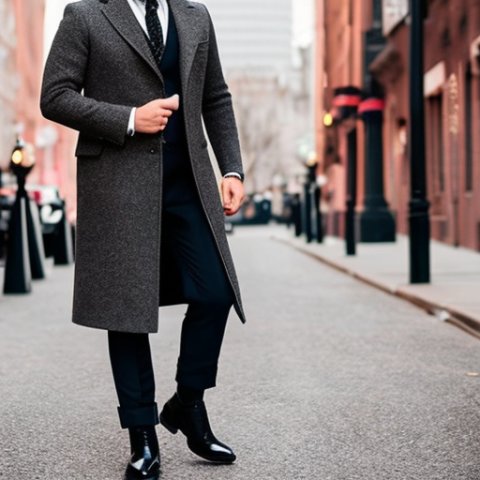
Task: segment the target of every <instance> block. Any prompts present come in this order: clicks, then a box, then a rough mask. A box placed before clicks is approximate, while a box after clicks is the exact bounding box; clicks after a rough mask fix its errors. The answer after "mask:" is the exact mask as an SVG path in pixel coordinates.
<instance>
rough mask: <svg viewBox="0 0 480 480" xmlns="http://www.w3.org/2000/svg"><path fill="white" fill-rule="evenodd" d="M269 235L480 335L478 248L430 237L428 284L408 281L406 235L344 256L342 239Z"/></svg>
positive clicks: (283, 233)
mask: <svg viewBox="0 0 480 480" xmlns="http://www.w3.org/2000/svg"><path fill="white" fill-rule="evenodd" d="M273 238H274V239H276V240H279V241H281V242H284V243H287V244H289V245H291V246H293V247H294V248H296V249H297V250H300V251H302V252H304V253H306V254H308V255H311V256H313V257H314V258H316V259H318V260H320V261H322V262H324V263H326V264H328V265H330V266H331V267H334V268H336V269H338V270H340V271H342V272H344V273H347V274H349V275H351V276H353V277H355V278H357V279H359V280H361V281H363V282H366V283H368V284H370V285H372V286H374V287H377V288H379V289H381V290H383V291H385V292H388V293H391V294H393V295H396V296H398V297H401V298H403V299H405V300H408V301H409V302H412V303H414V304H416V305H418V306H420V307H422V308H424V309H425V310H427V311H428V312H430V313H432V314H434V315H436V316H438V317H439V318H440V319H441V320H444V321H449V322H451V323H454V324H456V325H457V326H459V327H460V328H463V329H464V330H467V331H468V332H469V333H471V334H473V335H475V336H477V337H479V338H480V254H479V253H476V252H474V251H472V250H467V249H465V248H455V247H451V246H449V245H445V244H442V243H440V242H436V241H432V242H431V272H432V275H431V280H432V282H431V284H425V285H412V284H409V264H408V262H409V258H408V249H409V239H408V237H406V236H402V235H398V237H397V241H396V242H395V243H385V244H358V245H357V255H356V256H355V257H347V255H346V254H345V243H344V241H343V240H342V239H339V238H334V237H327V238H326V239H325V242H324V243H323V244H316V243H312V244H307V243H306V242H305V239H304V237H300V238H295V236H294V235H293V231H292V230H290V231H289V230H287V229H284V230H281V229H276V230H275V233H274V234H273Z"/></svg>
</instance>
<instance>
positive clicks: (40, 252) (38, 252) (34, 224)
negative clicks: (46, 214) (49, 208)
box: [25, 197, 46, 280]
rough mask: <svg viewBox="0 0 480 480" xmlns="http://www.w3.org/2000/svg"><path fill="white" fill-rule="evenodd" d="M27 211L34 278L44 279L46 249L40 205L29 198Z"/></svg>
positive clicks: (26, 205) (29, 246)
mask: <svg viewBox="0 0 480 480" xmlns="http://www.w3.org/2000/svg"><path fill="white" fill-rule="evenodd" d="M25 210H26V213H27V235H28V250H29V255H30V268H31V271H32V278H33V279H34V280H42V279H43V278H45V277H46V274H45V250H44V248H43V237H42V226H41V224H40V215H39V212H38V206H37V204H36V203H35V202H34V201H33V200H30V199H28V197H27V201H26V202H25Z"/></svg>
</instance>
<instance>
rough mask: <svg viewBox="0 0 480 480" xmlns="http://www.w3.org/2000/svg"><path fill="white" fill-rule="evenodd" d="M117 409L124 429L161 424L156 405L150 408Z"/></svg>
mask: <svg viewBox="0 0 480 480" xmlns="http://www.w3.org/2000/svg"><path fill="white" fill-rule="evenodd" d="M117 409H118V416H119V417H120V425H121V426H122V428H131V427H139V426H142V425H158V423H159V420H158V408H157V404H156V403H154V404H153V405H152V406H149V407H139V408H122V407H117Z"/></svg>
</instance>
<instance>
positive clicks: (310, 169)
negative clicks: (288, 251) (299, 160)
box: [304, 154, 318, 243]
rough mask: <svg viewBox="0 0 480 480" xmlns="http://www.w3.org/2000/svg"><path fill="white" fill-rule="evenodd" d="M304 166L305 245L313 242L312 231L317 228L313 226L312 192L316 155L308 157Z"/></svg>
mask: <svg viewBox="0 0 480 480" xmlns="http://www.w3.org/2000/svg"><path fill="white" fill-rule="evenodd" d="M305 166H306V168H307V172H306V177H305V183H304V199H305V205H304V208H305V211H304V219H305V221H304V225H305V236H306V239H307V243H310V242H312V241H313V239H314V237H315V234H314V229H315V228H317V227H318V226H316V225H315V223H316V222H314V215H315V217H316V211H317V210H316V207H315V202H316V195H315V192H314V190H313V187H314V185H315V180H316V171H317V156H316V154H311V155H309V157H308V159H307V161H306V163H305Z"/></svg>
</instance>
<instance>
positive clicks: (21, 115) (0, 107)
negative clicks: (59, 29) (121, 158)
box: [0, 0, 76, 210]
mask: <svg viewBox="0 0 480 480" xmlns="http://www.w3.org/2000/svg"><path fill="white" fill-rule="evenodd" d="M45 8H46V0H0V22H1V24H2V29H1V31H0V86H1V88H0V119H1V120H2V131H1V133H0V168H1V169H2V170H3V171H5V170H7V168H8V165H9V161H10V153H11V151H12V148H13V146H14V143H15V137H16V134H17V133H20V134H21V135H22V137H23V138H24V139H25V141H27V142H29V143H32V144H33V145H35V147H36V160H37V164H36V166H35V168H34V169H33V171H32V173H31V175H30V176H29V182H30V183H38V184H47V185H56V186H58V187H60V190H61V193H62V195H63V196H65V197H66V198H67V201H68V208H69V210H73V209H74V208H75V188H74V187H75V159H74V156H73V146H74V142H75V138H76V135H75V133H74V132H72V131H69V130H67V129H64V128H60V127H58V126H56V125H53V124H51V123H50V122H47V121H46V120H44V119H43V117H42V115H41V113H40V108H39V96H40V86H41V79H42V72H43V64H44V56H45V52H44V17H45Z"/></svg>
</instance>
